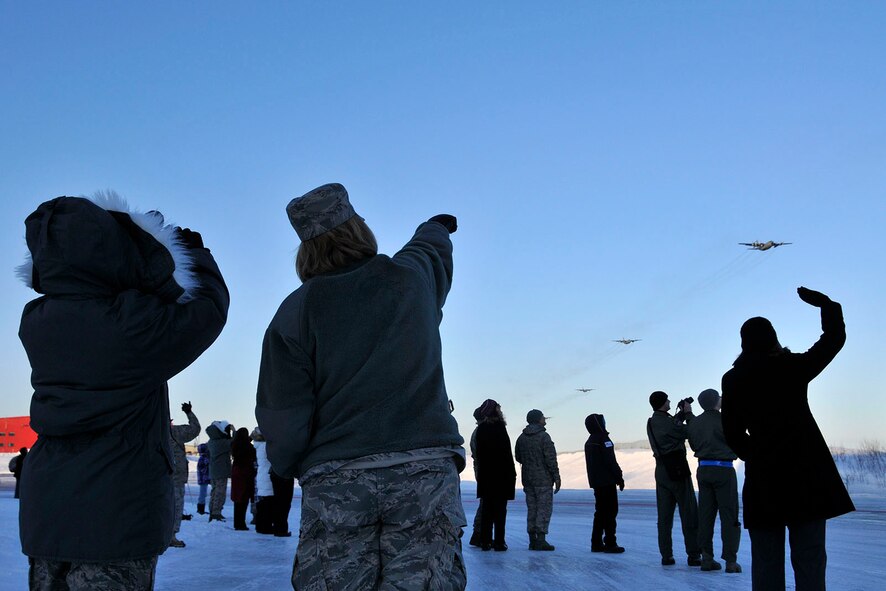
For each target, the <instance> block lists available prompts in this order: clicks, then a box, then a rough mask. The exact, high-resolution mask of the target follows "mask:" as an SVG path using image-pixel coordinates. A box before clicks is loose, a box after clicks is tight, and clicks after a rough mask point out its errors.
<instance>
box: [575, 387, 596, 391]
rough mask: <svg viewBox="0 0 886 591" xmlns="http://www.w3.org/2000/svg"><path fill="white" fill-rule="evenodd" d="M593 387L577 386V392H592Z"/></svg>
mask: <svg viewBox="0 0 886 591" xmlns="http://www.w3.org/2000/svg"><path fill="white" fill-rule="evenodd" d="M591 390H593V388H576V389H575V391H576V392H590V391H591Z"/></svg>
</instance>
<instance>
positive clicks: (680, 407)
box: [677, 396, 695, 410]
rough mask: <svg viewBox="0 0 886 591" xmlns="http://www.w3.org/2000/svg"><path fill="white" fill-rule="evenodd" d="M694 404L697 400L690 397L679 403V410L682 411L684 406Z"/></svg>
mask: <svg viewBox="0 0 886 591" xmlns="http://www.w3.org/2000/svg"><path fill="white" fill-rule="evenodd" d="M693 402H695V398H693V397H692V396H688V397H686V398H684V399H683V400H681V401H680V402H678V403H677V408H679V409H681V410H682V408H683V405H684V404H692V403H693Z"/></svg>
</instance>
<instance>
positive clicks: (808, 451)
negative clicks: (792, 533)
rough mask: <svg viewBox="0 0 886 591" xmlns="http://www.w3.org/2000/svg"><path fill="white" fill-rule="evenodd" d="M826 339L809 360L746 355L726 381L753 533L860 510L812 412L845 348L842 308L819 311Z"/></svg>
mask: <svg viewBox="0 0 886 591" xmlns="http://www.w3.org/2000/svg"><path fill="white" fill-rule="evenodd" d="M821 327H822V335H821V337H820V338H819V340H818V342H816V343H815V344H814V345H812V347H811V348H810V349H809V350H808V351H806V352H805V353H791V352H789V351H787V350H783V351H781V352H780V353H778V354H775V355H748V354H742V355H741V356H740V357H739V358H738V359H737V360H736V361H735V363H734V364H733V368H732V369H730V370H729V371H728V372H726V374H725V375H724V376H723V381H722V392H723V404H722V409H721V414H722V419H723V431H724V433H725V435H726V443H728V444H729V447H731V448H732V449H733V450H734V451H735V453H736V454H738V457H740V458H741V459H742V460H744V462H745V481H744V490H743V492H742V505H743V507H744V519H743V521H744V524H745V527H746V528H748V529H752V528H758V527H759V528H767V527H783V526H785V525H790V524H794V523H801V522H804V521H811V520H818V519H829V518H831V517H836V516H838V515H843V514H844V513H849V512H850V511H854V510H855V506H854V505H853V503H852V500H851V499H850V497H849V493H848V492H847V491H846V487H845V486H844V485H843V480H842V479H841V478H840V474H839V472H838V471H837V466H836V464H835V463H834V458H833V456H831V452H830V449H828V445H827V443H826V442H825V439H824V436H823V435H822V434H821V431H820V430H819V428H818V424H817V423H816V422H815V418H814V417H813V416H812V411H811V410H810V408H809V400H808V392H807V391H808V387H809V382H811V381H812V380H813V379H814V378H815V377H816V376H817V375H818V374H820V373H821V372H822V371H823V370H824V368H825V367H827V365H828V364H829V363H830V362H831V360H833V359H834V357H836V355H837V353H838V352H839V351H840V349H842V348H843V344H844V343H845V342H846V327H845V325H844V323H843V310H842V308H841V306H840V304H838V303H836V302H829V303H827V304H826V305H824V306H822V307H821Z"/></svg>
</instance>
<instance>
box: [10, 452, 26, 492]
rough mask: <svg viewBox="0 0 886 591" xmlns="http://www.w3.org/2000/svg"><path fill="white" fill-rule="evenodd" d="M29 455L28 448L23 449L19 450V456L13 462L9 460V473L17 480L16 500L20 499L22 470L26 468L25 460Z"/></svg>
mask: <svg viewBox="0 0 886 591" xmlns="http://www.w3.org/2000/svg"><path fill="white" fill-rule="evenodd" d="M27 455H28V448H27V447H23V448H21V449H20V450H18V455H17V456H14V457H13V458H12V459H11V460H9V471H10V472H12V475H13V477H14V478H15V495H14V496H13V497H12V498H14V499H17V498H19V496H20V495H19V486H18V484H19V480H20V479H21V477H22V470H23V469H24V467H25V458H26V457H27Z"/></svg>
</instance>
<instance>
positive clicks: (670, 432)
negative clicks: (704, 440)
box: [646, 410, 699, 563]
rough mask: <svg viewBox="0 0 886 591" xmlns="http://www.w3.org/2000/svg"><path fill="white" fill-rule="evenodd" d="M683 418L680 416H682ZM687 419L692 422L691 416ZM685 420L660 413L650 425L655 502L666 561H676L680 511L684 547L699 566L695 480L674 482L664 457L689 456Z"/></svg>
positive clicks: (656, 412) (659, 548)
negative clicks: (675, 535)
mask: <svg viewBox="0 0 886 591" xmlns="http://www.w3.org/2000/svg"><path fill="white" fill-rule="evenodd" d="M678 416H679V414H678ZM686 416H687V420H691V419H692V414H688V415H686ZM681 419H682V417H681V418H675V417H672V416H671V415H669V414H668V413H666V412H664V411H660V410H656V411H655V412H654V413H653V414H652V417H651V418H650V419H649V422H648V423H647V427H646V431H647V436H648V437H649V444H650V445H651V446H652V453H653V455H654V456H655V501H656V508H657V509H658V550H659V552H661V557H662V560H666V559H669V558H673V556H674V547H673V541H672V538H671V531H672V530H673V527H674V510H675V509H676V508H677V507H679V508H680V525H681V526H682V529H683V544H684V546H685V548H686V555H687V556H688V557H689V561H690V562H693V563H697V561H698V559H699V549H698V503H697V501H696V499H695V488H694V487H693V486H692V477H691V476H686V477H685V478H682V479H680V480H672V479H671V477H670V476H669V475H668V473H667V470H666V469H665V467H664V463H663V462H662V461H661V459H660V456H661V455H664V454H666V453H668V452H671V451H674V450H675V449H682V450H683V453H684V454H685V453H686V447H685V445H684V443H683V442H684V441H686V437H687V436H688V433H687V430H686V425H684V424H683V423H682V420H681Z"/></svg>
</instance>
